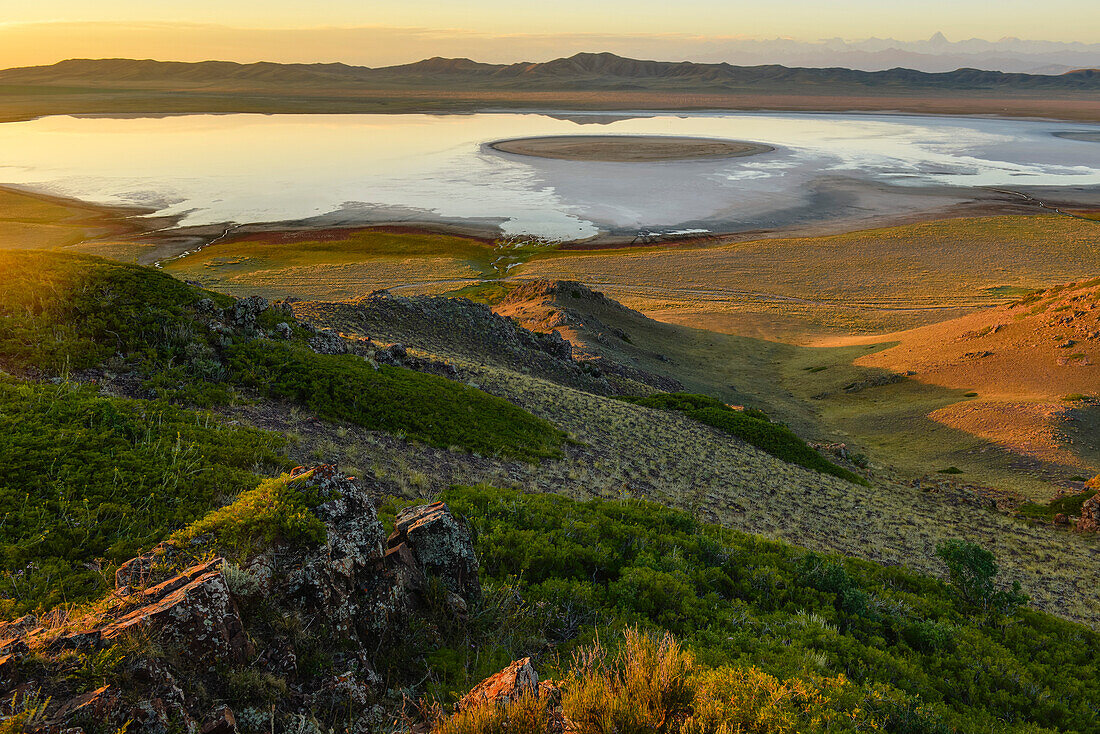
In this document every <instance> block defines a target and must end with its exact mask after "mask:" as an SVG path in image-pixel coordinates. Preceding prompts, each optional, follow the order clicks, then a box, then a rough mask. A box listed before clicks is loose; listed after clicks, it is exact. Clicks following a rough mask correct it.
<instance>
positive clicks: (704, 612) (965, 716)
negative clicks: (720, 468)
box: [442, 487, 1100, 734]
mask: <svg viewBox="0 0 1100 734" xmlns="http://www.w3.org/2000/svg"><path fill="white" fill-rule="evenodd" d="M442 498H443V499H445V500H446V501H447V502H448V503H449V504H450V506H451V508H452V510H454V511H455V512H457V513H459V514H461V515H462V516H464V517H465V518H466V520H467V521H468V522H469V523H470V525H471V527H472V528H473V531H474V536H475V545H476V548H477V550H478V553H479V557H480V559H481V570H482V577H483V583H484V584H485V585H486V588H487V589H490V590H493V589H505V590H507V594H508V596H509V598H512V597H513V596H516V595H521V596H522V599H523V604H522V606H523V608H524V609H526V610H527V612H525V614H527V618H528V619H529V620H531V621H532V622H531V623H537V625H538V629H539V630H540V631H541V634H542V635H543V639H544V640H545V642H544V643H541V644H538V643H535V642H534V641H533V638H532V637H531V636H530V634H529V635H528V637H526V638H524V639H525V640H526V641H525V642H524V643H523V644H524V646H523V647H521V648H518V649H516V650H513V654H519V655H523V654H531V651H532V650H537V649H539V647H541V646H542V645H545V644H546V643H551V644H552V645H553V646H554V649H555V650H557V651H558V654H560V655H562V656H566V657H568V653H569V651H570V650H571V649H576V648H577V646H579V645H584V644H586V643H588V642H590V641H591V640H592V639H593V636H594V635H596V634H598V635H599V637H600V638H601V639H606V640H611V639H614V637H615V635H617V634H618V632H619V631H622V630H624V629H626V628H630V627H637V628H638V629H640V630H641V631H642V632H645V633H647V634H649V635H655V636H656V639H658V640H659V639H661V638H662V637H663V635H664V634H665V633H670V634H674V635H676V636H677V637H678V638H679V639H680V640H681V642H682V643H683V645H684V646H685V648H686V649H687V650H689V651H690V652H691V654H692V656H693V658H694V660H695V665H696V667H697V669H698V670H699V671H701V672H700V673H699V675H698V676H695V677H694V678H692V680H694V681H695V684H694V685H697V686H701V685H703V683H704V682H705V681H707V680H710V682H709V683H707V685H710V686H712V688H714V689H715V690H717V689H719V688H720V687H721V686H723V685H727V684H726V683H723V682H722V681H733V682H730V683H728V686H734V688H728V689H727V690H728V691H734V692H731V693H729V696H728V697H727V699H726V700H727V702H728V706H727V709H728V710H730V711H733V710H743V711H756V710H762V708H761V707H762V704H760V703H759V701H767V700H770V699H769V698H768V696H770V695H772V694H774V695H776V696H783V697H785V698H784V700H783V702H782V705H779V704H777V705H776V707H775V708H774V710H773V711H772V713H771V714H770V715H769V716H772V717H773V718H772V719H769V721H772V722H773V724H774V726H773V724H769V726H772V728H761V729H752V728H747V727H748V725H746V724H743V723H742V731H792V732H795V731H797V732H804V731H807V732H808V731H849V730H858V731H873V730H876V729H875V728H874V726H871V723H870V722H877V724H876V726H879V729H877V730H883V731H900V732H928V733H937V734H938V733H941V732H948V731H960V732H963V731H967V732H968V731H1004V732H1035V731H1039V730H1040V729H1037V728H1036V727H1048V728H1049V729H1053V730H1066V731H1095V730H1100V713H1098V711H1097V710H1096V708H1095V705H1094V702H1095V701H1096V700H1097V699H1098V697H1100V654H1098V653H1097V652H1096V651H1097V650H1098V649H1100V635H1098V634H1097V633H1096V632H1095V631H1093V630H1090V629H1088V628H1086V627H1084V626H1081V625H1077V624H1073V623H1070V622H1066V621H1064V620H1061V619H1058V618H1055V617H1052V616H1050V615H1047V614H1044V613H1040V612H1037V611H1034V610H1031V609H1028V608H1026V607H1023V608H1019V609H1012V608H1011V605H1007V606H1003V607H1002V612H1003V614H1002V615H997V616H991V615H989V614H988V613H987V612H986V611H985V609H983V608H982V607H981V606H976V605H974V604H972V603H971V602H970V601H969V600H968V599H967V598H964V596H963V595H962V594H959V593H956V591H955V590H954V587H953V586H952V585H948V584H946V583H944V582H942V581H940V580H937V579H933V578H929V577H925V576H920V575H916V574H913V573H910V572H907V571H905V570H902V569H898V568H887V567H883V566H879V565H877V564H873V563H869V562H865V561H858V560H854V559H849V558H844V557H840V556H832V555H825V554H818V553H809V552H807V551H805V550H803V549H799V548H796V547H794V546H790V545H787V544H784V543H779V542H773V541H768V540H764V539H761V538H758V537H754V536H750V535H745V534H741V533H738V532H736V531H732V530H729V529H725V528H720V527H717V526H712V525H704V524H701V523H698V522H697V521H695V520H694V519H692V518H691V517H690V516H689V515H687V514H686V513H683V512H678V511H675V510H671V509H668V508H665V507H661V506H659V505H653V504H648V503H644V502H637V501H605V500H592V501H588V502H578V501H574V500H570V499H568V498H565V497H561V496H557V495H545V494H532V495H527V494H522V493H518V492H515V491H510V490H501V489H494V488H490V487H465V488H463V487H455V488H452V489H450V490H448V491H446V492H444V493H443V497H442ZM982 558H983V559H984V558H985V556H984V555H983V556H982ZM983 568H986V569H987V570H988V567H987V566H983ZM990 578H993V577H990ZM994 591H996V589H994ZM1006 593H1008V592H1006ZM489 596H490V597H491V596H492V593H490V594H489ZM485 627H486V629H489V630H492V629H494V626H493V625H492V624H489V623H485ZM486 634H487V635H488V637H487V638H486V639H487V641H489V642H495V641H496V640H497V639H498V638H499V635H494V633H493V632H491V631H490V632H487V633H486ZM532 634H533V633H532ZM456 645H457V643H456ZM455 652H456V654H458V655H459V656H460V657H461V656H467V657H468V658H469V660H470V661H471V663H472V661H473V660H474V659H475V652H474V651H473V650H471V645H470V642H469V641H466V642H465V643H464V644H462V645H459V646H456V648H455ZM615 659H616V651H615V650H611V651H610V652H609V653H608V654H607V655H606V656H605V657H604V658H603V660H604V661H605V663H606V664H607V665H608V666H610V665H611V663H610V662H609V661H613V660H615ZM543 664H544V665H549V666H551V667H550V671H549V672H550V673H553V671H554V668H553V665H554V663H553V659H552V658H549V659H547V660H544V661H543ZM459 667H461V666H459ZM589 667H590V668H591V666H589ZM596 667H598V666H596ZM581 668H582V669H583V668H584V666H581ZM724 668H728V669H729V670H726V671H724V672H715V673H707V672H706V671H712V670H721V669H724ZM593 669H595V668H593ZM609 670H610V668H609ZM571 672H572V671H571V669H570V668H569V667H568V666H567V667H565V668H562V669H559V670H558V673H560V674H561V675H566V676H568V675H570V674H571ZM711 675H712V676H713V678H710V679H708V678H707V676H711ZM555 677H557V674H555ZM582 677H583V676H582ZM738 681H740V682H738ZM605 682H606V681H605ZM444 683H446V682H444ZM600 685H604V684H603V683H601V684H600ZM608 685H610V684H608ZM615 685H618V684H615ZM740 686H744V688H741V687H740ZM447 688H448V686H447V685H443V686H442V689H447ZM468 688H469V686H468V685H467V686H466V690H468ZM735 689H736V690H735ZM454 690H460V688H459V687H455V688H454ZM594 690H595V689H594ZM696 690H699V688H696ZM752 690H760V691H763V692H770V693H767V695H765V693H760V699H759V700H758V699H756V698H753V697H752V696H750V694H749V692H750V691H752ZM736 691H740V692H739V693H737V692H736ZM735 693H736V695H735ZM578 695H579V694H578ZM723 695H725V694H723ZM632 697H633V698H637V697H638V696H637V695H636V694H632ZM822 701H824V702H825V703H821V702H822ZM730 702H731V703H730ZM697 703H698V701H697ZM819 703H821V707H820V708H815V707H817V706H819ZM593 705H594V704H593ZM724 705H725V704H724ZM766 708H767V706H763V709H766ZM856 708H859V709H861V711H862V712H863V713H862V714H858V715H857V714H856V713H855V712H856ZM727 709H721V708H720V709H719V713H716V714H714V717H717V718H713V717H712V719H711V720H710V721H711V722H712V723H713V722H714V721H716V720H717V719H719V718H721V716H726V715H727V714H726V713H721V712H722V711H726V710H727ZM699 710H700V709H698V706H697V707H696V711H699ZM609 715H610V714H609ZM617 715H618V714H616V716H617ZM623 715H624V716H625V715H626V714H623ZM729 715H731V716H732V714H729ZM859 716H865V717H866V719H860V718H859ZM799 717H808V718H799ZM852 717H855V718H852ZM734 720H735V719H734ZM791 721H794V722H797V724H794V725H791V724H790V723H789V722H791ZM807 721H809V722H811V723H812V722H813V721H818V722H819V724H820V726H821V728H820V729H815V728H813V726H812V725H811V724H808V723H806V722H807ZM830 721H831V722H833V724H830V725H829V726H826V725H825V723H823V722H830ZM777 722H778V723H777ZM782 722H788V723H787V724H783V725H782V726H780V724H781V723H782ZM853 722H863V723H861V724H859V726H855V725H854V724H853ZM701 726H702V724H701ZM707 726H711V724H706V725H705V726H704V727H703V729H701V731H709V730H711V729H707V728H706V727H707ZM783 726H787V727H788V728H786V729H784V728H782V727H783ZM791 726H793V728H790V727H791ZM830 727H832V728H830ZM845 727H848V728H845ZM624 730H625V729H624ZM713 730H714V731H719V730H721V729H713ZM728 730H729V731H736V726H733V725H731V726H730V728H729V729H728Z"/></svg>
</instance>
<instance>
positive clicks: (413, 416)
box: [228, 341, 563, 461]
mask: <svg viewBox="0 0 1100 734" xmlns="http://www.w3.org/2000/svg"><path fill="white" fill-rule="evenodd" d="M228 355H229V365H230V368H231V370H232V373H233V374H234V376H235V379H236V380H238V381H239V382H240V383H241V384H243V385H246V386H248V387H250V388H253V389H255V390H258V391H259V392H261V393H263V394H265V395H269V396H271V397H277V398H285V399H289V400H294V401H295V402H299V403H302V404H304V405H307V406H309V408H310V409H311V410H315V411H317V413H318V414H319V415H321V416H323V417H326V418H330V419H335V420H345V421H348V422H350V423H355V424H357V425H360V426H364V427H366V428H370V429H374V430H382V431H390V432H401V433H404V434H405V435H407V436H408V437H409V438H414V439H418V440H421V441H424V442H425V443H428V444H431V445H433V446H439V447H448V446H462V447H465V448H468V449H470V450H472V451H477V452H482V453H486V454H494V453H500V454H503V455H505V456H512V457H516V458H521V459H527V460H532V461H536V460H538V459H540V458H544V457H557V456H560V447H561V442H562V439H563V434H562V433H561V432H560V431H558V430H557V429H555V428H554V427H553V426H551V425H550V424H549V423H547V422H546V421H544V420H542V419H540V418H536V417H535V416H533V415H531V414H530V413H528V412H527V411H525V410H523V409H522V408H518V407H516V406H515V405H512V404H511V403H509V402H508V401H507V400H504V399H502V398H498V397H496V396H494V395H489V394H488V393H485V392H482V391H481V390H478V389H476V388H473V387H470V386H468V385H463V384H461V383H457V382H453V381H451V380H446V379H443V378H442V377H436V376H435V375H426V374H423V373H421V372H413V371H412V370H407V369H403V368H401V367H390V366H387V365H383V366H381V367H378V368H375V367H373V366H372V365H371V364H369V363H368V362H366V361H364V360H363V359H360V358H359V357H355V356H352V355H345V356H327V355H320V354H314V353H313V352H312V351H310V350H309V349H307V348H305V347H301V346H298V345H294V344H284V343H277V342H261V341H250V342H244V343H241V344H237V345H235V346H233V347H231V348H230V349H229V351H228Z"/></svg>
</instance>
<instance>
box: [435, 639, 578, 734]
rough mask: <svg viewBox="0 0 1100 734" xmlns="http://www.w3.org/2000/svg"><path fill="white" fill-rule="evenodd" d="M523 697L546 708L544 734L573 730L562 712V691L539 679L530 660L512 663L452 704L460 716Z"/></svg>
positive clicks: (557, 733) (525, 659) (533, 733)
mask: <svg viewBox="0 0 1100 734" xmlns="http://www.w3.org/2000/svg"><path fill="white" fill-rule="evenodd" d="M526 696H534V697H535V698H536V699H537V700H538V701H539V702H541V704H542V705H543V706H545V711H546V714H547V716H546V729H545V734H561V733H562V732H565V731H573V730H575V727H573V726H572V725H571V724H570V722H569V721H568V719H566V717H565V715H564V713H563V711H562V708H561V689H560V688H558V687H557V686H556V685H554V684H553V683H552V682H551V681H540V680H539V676H538V673H536V672H535V668H534V666H533V665H532V664H531V658H521V659H520V660H515V661H513V662H512V663H511V664H510V665H509V666H508V667H507V668H505V669H504V670H502V671H500V672H499V673H496V674H494V675H491V676H489V677H488V678H486V679H485V680H483V681H481V682H480V683H478V684H477V685H476V686H474V688H473V690H471V691H470V692H469V693H467V694H466V695H465V696H463V697H462V699H461V700H460V701H459V702H458V703H457V704H455V712H456V713H461V712H463V711H469V710H471V709H476V708H478V707H481V706H501V707H503V706H507V705H508V704H509V703H510V702H512V701H515V700H517V699H520V698H524V697H526ZM532 734H539V732H532Z"/></svg>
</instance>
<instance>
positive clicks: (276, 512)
mask: <svg viewBox="0 0 1100 734" xmlns="http://www.w3.org/2000/svg"><path fill="white" fill-rule="evenodd" d="M308 476H309V474H300V475H298V476H297V477H293V478H291V477H289V476H287V475H283V476H281V477H276V478H274V479H267V480H264V481H263V482H261V483H260V486H258V487H256V488H255V489H251V490H248V491H247V492H242V493H241V495H240V496H239V497H237V499H236V500H234V501H233V502H231V503H230V504H228V505H226V506H225V507H220V508H218V509H216V510H214V511H212V512H210V513H208V514H207V515H206V516H204V517H202V518H200V519H199V520H196V521H195V522H193V523H191V524H190V525H188V526H187V527H185V528H183V529H182V530H179V531H177V532H175V533H173V534H172V540H173V541H176V542H181V543H182V542H184V541H191V540H194V539H196V538H199V537H201V536H205V535H209V536H211V544H216V545H217V547H218V548H219V549H222V550H225V549H228V550H230V551H233V552H235V554H236V555H237V556H239V557H242V558H247V557H249V556H250V555H252V554H254V553H255V552H256V551H257V550H259V549H260V548H262V547H267V546H270V545H272V544H273V543H275V542H276V541H284V542H290V543H306V544H317V543H320V542H322V541H324V539H325V524H324V523H323V522H321V520H320V519H319V518H318V517H317V515H315V514H314V513H313V512H312V510H313V509H315V508H316V507H317V506H318V505H320V504H321V503H322V502H324V501H326V500H328V499H332V498H331V497H322V496H320V495H319V494H318V493H317V492H316V490H313V489H308V490H307V489H304V488H303V480H304V479H306V478H307V477H308Z"/></svg>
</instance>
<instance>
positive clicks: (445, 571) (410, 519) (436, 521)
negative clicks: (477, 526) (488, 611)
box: [386, 502, 481, 601]
mask: <svg viewBox="0 0 1100 734" xmlns="http://www.w3.org/2000/svg"><path fill="white" fill-rule="evenodd" d="M386 546H387V548H388V553H387V555H388V558H390V559H392V560H391V563H396V562H397V561H401V562H402V564H403V565H407V564H408V562H409V560H408V559H412V561H414V563H415V566H416V567H417V568H419V569H420V570H421V571H422V572H423V573H424V574H426V575H428V576H434V577H437V578H439V579H440V580H441V581H442V582H443V583H444V584H445V585H446V586H447V589H448V590H449V591H450V592H451V593H453V594H455V595H457V596H458V597H460V598H461V599H462V600H465V601H471V600H474V599H479V598H480V597H481V584H480V582H479V580H478V561H477V553H475V552H474V546H473V543H472V542H471V541H470V533H469V532H468V531H467V529H466V528H465V526H464V525H463V524H462V523H461V522H459V520H458V518H456V517H455V516H454V515H453V514H451V510H450V508H448V507H447V505H446V503H443V502H435V503H432V504H430V505H417V506H415V507H406V508H405V509H404V510H402V511H401V512H399V513H398V515H397V518H396V519H395V521H394V531H393V534H391V535H390V537H389V538H388V539H387V541H386ZM406 549H407V551H406Z"/></svg>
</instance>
